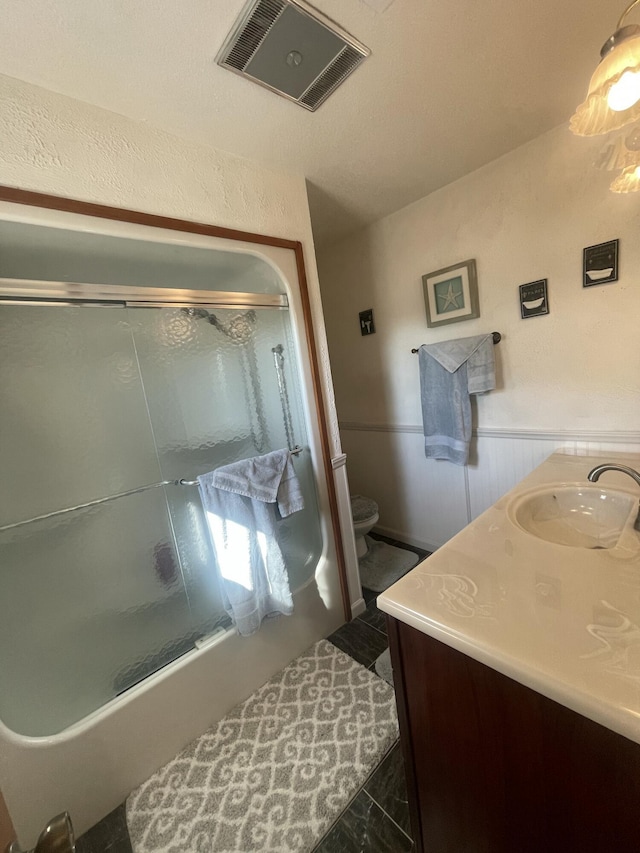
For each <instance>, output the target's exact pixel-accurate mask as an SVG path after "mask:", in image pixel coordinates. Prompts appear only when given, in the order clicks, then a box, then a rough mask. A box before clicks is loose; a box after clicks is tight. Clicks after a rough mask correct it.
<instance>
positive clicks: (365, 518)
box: [351, 495, 379, 560]
mask: <svg viewBox="0 0 640 853" xmlns="http://www.w3.org/2000/svg"><path fill="white" fill-rule="evenodd" d="M351 516H352V518H353V532H354V534H355V539H356V555H357V557H358V559H359V560H360V559H362V557H364V555H365V554H366V553H367V551H368V547H369V546H368V545H367V540H366V539H365V536H366V534H367V533H369V532H370V531H371V528H372V527H374V526H375V525H376V524H377V523H378V518H379V516H378V504H377V503H376V502H375V501H374V500H372V499H371V498H367V497H365V496H364V495H351Z"/></svg>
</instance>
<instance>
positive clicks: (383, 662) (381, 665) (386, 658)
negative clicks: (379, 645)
mask: <svg viewBox="0 0 640 853" xmlns="http://www.w3.org/2000/svg"><path fill="white" fill-rule="evenodd" d="M374 669H375V671H376V674H377V675H379V676H380V678H384V680H385V681H386V682H387V684H390V685H391V686H392V687H393V668H392V666H391V652H390V651H389V649H385V650H384V651H383V652H382V654H381V655H378V657H377V658H376V662H375V664H374Z"/></svg>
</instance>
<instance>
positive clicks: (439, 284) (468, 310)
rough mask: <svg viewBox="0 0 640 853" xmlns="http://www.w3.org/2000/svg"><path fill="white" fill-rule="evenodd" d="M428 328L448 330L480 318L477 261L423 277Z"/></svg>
mask: <svg viewBox="0 0 640 853" xmlns="http://www.w3.org/2000/svg"><path fill="white" fill-rule="evenodd" d="M422 286H423V289H424V304H425V309H426V312H427V326H429V327H434V326H445V325H447V324H448V323H459V322H461V321H462V320H473V319H475V318H476V317H479V316H480V304H479V301H478V275H477V272H476V262H475V258H472V259H470V260H468V261H461V262H460V263H457V264H452V265H451V266H450V267H444V268H443V269H441V270H436V271H435V272H429V273H425V275H423V276H422Z"/></svg>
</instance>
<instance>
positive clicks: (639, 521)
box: [587, 462, 640, 532]
mask: <svg viewBox="0 0 640 853" xmlns="http://www.w3.org/2000/svg"><path fill="white" fill-rule="evenodd" d="M605 471H621V472H622V473H623V474H628V475H629V477H631V479H632V480H635V481H636V483H637V484H638V485H639V486H640V474H639V473H638V472H637V471H636V470H635V468H629V467H627V466H626V465H616V464H615V463H614V462H608V463H606V464H605V465H596V467H595V468H593V469H592V470H591V471H589V473H588V474H587V480H590V481H591V482H592V483H597V482H598V480H599V479H600V475H601V474H604V472H605ZM633 529H634V530H637V531H638V532H640V507H639V508H638V514H637V516H636V520H635V522H634V524H633Z"/></svg>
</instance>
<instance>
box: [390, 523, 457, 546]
mask: <svg viewBox="0 0 640 853" xmlns="http://www.w3.org/2000/svg"><path fill="white" fill-rule="evenodd" d="M373 532H374V533H379V534H380V535H381V536H386V537H387V538H388V539H395V540H397V541H398V542H404V543H405V544H406V545H414V546H415V547H416V548H420V549H422V550H423V551H431V552H433V551H437V550H438V548H440V547H441V545H443V544H444V543H441V545H432V544H431V543H430V542H425V541H424V539H416V538H415V537H414V536H409V534H408V533H403V531H402V530H394V529H393V527H381V526H380V525H379V524H377V525H376V526H375V527H374V528H373Z"/></svg>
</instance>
